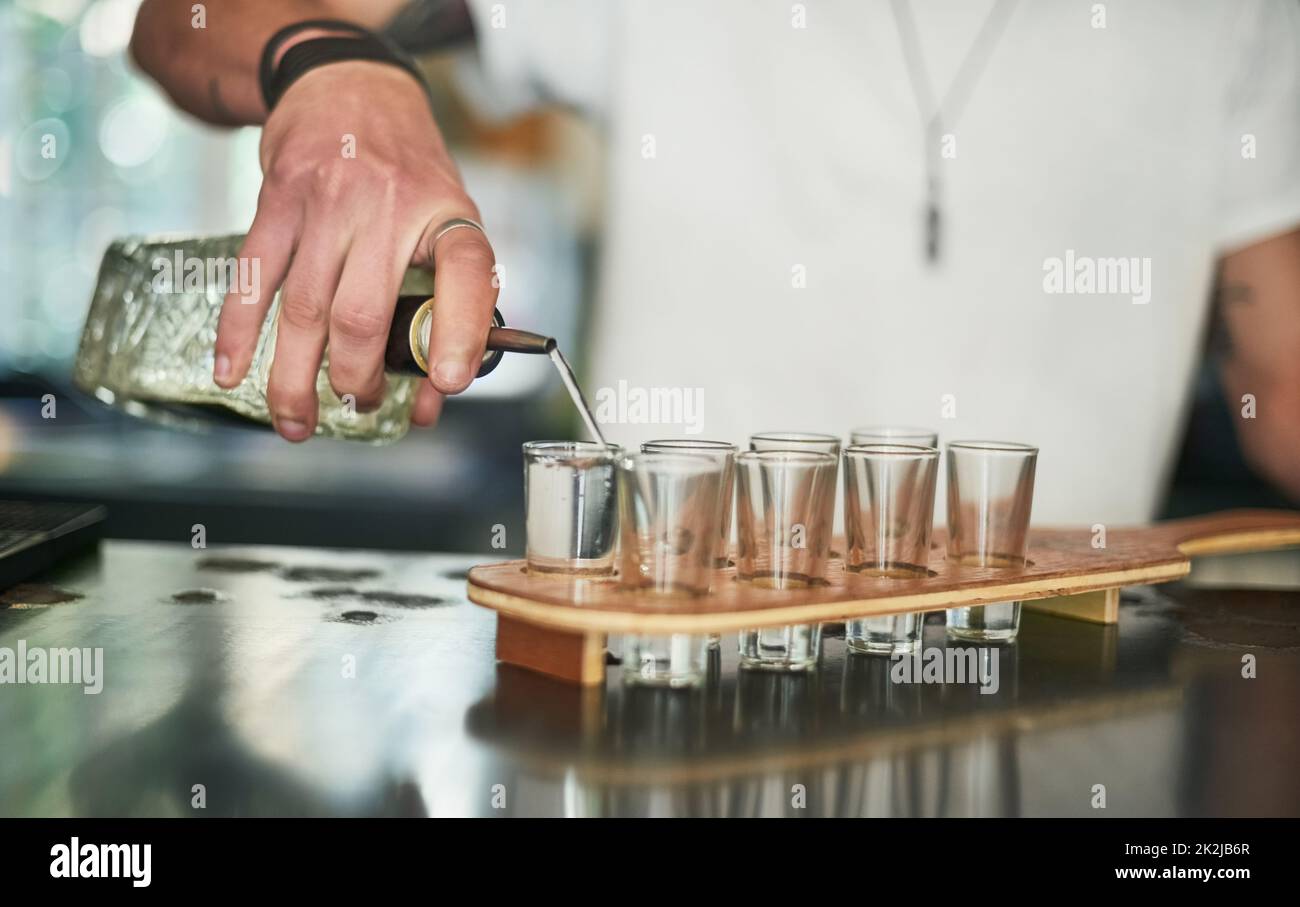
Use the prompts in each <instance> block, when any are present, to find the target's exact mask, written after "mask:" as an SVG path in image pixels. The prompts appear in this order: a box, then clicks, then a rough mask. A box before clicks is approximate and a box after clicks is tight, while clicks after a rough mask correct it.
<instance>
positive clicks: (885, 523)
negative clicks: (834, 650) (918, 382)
mask: <svg viewBox="0 0 1300 907" xmlns="http://www.w3.org/2000/svg"><path fill="white" fill-rule="evenodd" d="M938 478H939V451H938V450H937V449H936V448H934V447H919V446H915V445H909V444H863V445H854V446H852V447H849V448H848V449H847V450H845V451H844V531H845V536H846V539H845V540H846V542H847V549H848V550H847V552H846V553H845V558H844V567H845V569H846V570H848V571H851V572H854V573H859V574H863V575H867V576H884V577H890V578H895V579H911V578H914V577H918V576H925V575H927V573H928V572H929V568H928V567H927V566H926V564H927V563H928V562H929V559H930V536H931V534H932V532H933V530H934V489H935V484H936V483H937V481H938ZM924 619H925V615H924V614H923V613H922V612H919V611H918V612H914V613H911V614H886V615H881V616H879V617H863V618H857V619H855V620H849V621H846V622H845V634H844V639H845V645H846V646H847V647H848V649H849V651H850V652H861V653H863V654H873V655H874V654H881V655H890V654H893V653H899V652H901V653H912V652H915V651H916V650H917V649H918V648H919V647H920V645H921V628H922V624H923V622H924Z"/></svg>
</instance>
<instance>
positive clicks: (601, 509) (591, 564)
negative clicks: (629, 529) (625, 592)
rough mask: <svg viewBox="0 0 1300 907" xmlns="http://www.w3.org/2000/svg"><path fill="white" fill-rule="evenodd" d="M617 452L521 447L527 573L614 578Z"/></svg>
mask: <svg viewBox="0 0 1300 907" xmlns="http://www.w3.org/2000/svg"><path fill="white" fill-rule="evenodd" d="M618 455H619V448H617V447H615V446H609V447H606V446H605V445H602V444H592V443H586V442H575V441H529V442H528V443H527V444H525V445H524V533H525V536H526V548H527V551H526V558H527V562H528V570H529V572H532V573H567V574H572V575H576V576H608V575H610V574H612V573H613V572H614V546H615V544H616V541H617V527H616V524H615V519H616V517H617V501H618V486H617V483H616V481H615V472H614V464H615V461H616V460H617V459H618Z"/></svg>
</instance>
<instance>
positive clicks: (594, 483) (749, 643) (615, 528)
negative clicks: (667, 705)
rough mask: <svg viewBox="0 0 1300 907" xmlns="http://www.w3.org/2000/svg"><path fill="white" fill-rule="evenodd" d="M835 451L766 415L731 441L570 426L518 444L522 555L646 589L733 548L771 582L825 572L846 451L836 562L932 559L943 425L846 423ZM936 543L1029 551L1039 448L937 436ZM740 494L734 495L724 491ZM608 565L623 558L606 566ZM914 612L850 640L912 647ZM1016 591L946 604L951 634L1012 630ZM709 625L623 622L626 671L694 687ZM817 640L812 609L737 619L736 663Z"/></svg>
mask: <svg viewBox="0 0 1300 907" xmlns="http://www.w3.org/2000/svg"><path fill="white" fill-rule="evenodd" d="M850 441H851V443H850V445H849V446H848V447H847V448H844V449H843V451H841V439H840V438H839V437H837V436H835V435H828V434H818V433H811V432H761V433H758V434H755V435H753V436H751V437H750V439H749V448H750V449H749V450H746V451H743V452H741V451H739V450H738V448H737V446H736V445H734V444H731V443H728V442H725V441H707V440H693V439H675V440H662V441H650V442H647V443H645V444H643V445H642V446H641V451H640V452H639V453H625V452H624V451H622V450H621V449H620V448H618V447H614V446H611V447H604V446H602V445H599V444H591V443H575V442H567V441H535V442H530V443H528V444H525V445H524V489H525V501H526V504H525V506H526V520H525V523H526V525H525V532H526V536H527V562H528V569H529V571H530V572H533V573H558V574H569V575H577V576H588V577H600V576H610V575H612V574H614V573H617V574H618V581H619V583H620V584H621V585H622V586H624V587H627V588H630V589H635V590H638V591H640V592H644V593H647V594H660V595H675V596H698V595H707V594H708V593H709V592H710V591H711V590H712V589H713V588H714V587H715V584H716V583H717V582H720V581H723V580H724V578H725V577H726V574H721V573H719V572H718V571H719V569H720V568H726V567H730V566H732V565H733V562H732V561H731V559H730V557H729V553H730V550H731V534H732V532H731V530H732V526H731V522H732V517H733V513H734V517H735V523H736V526H735V529H736V540H737V544H736V548H735V560H734V566H735V568H736V573H735V580H736V581H737V582H739V583H747V584H751V585H754V586H758V587H764V588H768V589H778V590H786V589H801V588H808V587H810V586H816V585H822V584H824V583H825V582H826V571H827V565H828V561H829V560H830V559H831V557H832V555H833V553H832V551H831V541H832V532H833V530H834V512H835V501H836V497H837V488H838V485H839V480H838V473H839V468H840V463H841V461H843V464H844V529H845V550H844V552H842V554H841V553H838V552H837V553H834V554H835V556H842V557H843V562H844V569H845V570H846V571H848V572H849V573H854V574H860V575H866V576H876V577H884V578H888V579H910V578H916V577H922V576H927V575H929V572H930V571H929V567H928V564H929V561H930V552H931V536H932V530H933V524H934V499H935V489H936V485H937V480H938V469H939V458H940V454H939V449H938V446H937V442H938V437H937V435H936V434H935V433H934V432H932V431H929V430H925V429H905V428H893V427H880V428H869V429H857V430H855V431H853V432H852V434H851V435H850ZM947 448H948V449H947V457H946V461H947V469H948V482H947V498H948V500H947V513H948V540H947V551H946V556H947V557H948V559H949V560H951V561H955V562H957V563H960V564H963V565H977V566H982V567H992V568H1014V567H1018V566H1021V565H1023V564H1024V563H1025V556H1026V547H1027V539H1028V530H1029V517H1030V509H1031V504H1032V501H1033V487H1034V470H1035V466H1036V461H1037V453H1038V452H1037V449H1036V448H1034V447H1031V446H1029V445H1025V444H1016V443H1009V442H997V441H954V442H949V443H948V445H947ZM733 498H734V501H733ZM616 566H617V569H616ZM923 619H924V615H923V614H922V613H920V612H913V613H908V614H894V615H884V616H878V617H864V618H859V619H855V620H850V621H848V622H847V623H846V627H845V631H846V632H845V639H846V645H847V647H848V649H849V650H850V651H851V652H856V653H861V654H868V655H870V654H882V655H895V654H899V653H912V652H915V651H916V650H917V649H918V648H919V646H920V641H921V632H922V624H923ZM1019 621H1020V603H1019V602H1004V603H998V604H991V605H984V606H980V607H974V608H956V609H952V610H950V611H949V612H948V618H947V623H948V634H949V635H950V636H951V637H954V638H957V639H964V640H975V641H983V642H1006V641H1010V640H1012V639H1014V638H1015V635H1016V633H1017V631H1018V629H1019ZM719 644H720V638H719V636H718V635H717V634H712V635H709V636H695V635H688V634H671V635H662V636H656V635H645V634H642V635H628V636H626V637H624V640H623V665H624V678H625V680H626V681H628V682H631V683H643V684H651V685H661V686H673V687H689V686H695V685H698V684H699V683H700V682H702V679H703V677H704V676H705V671H706V666H707V653H708V649H709V648H717V647H718V646H719ZM820 652H821V626H820V624H798V625H793V626H785V627H766V628H756V629H752V630H745V631H742V632H741V633H740V636H739V659H740V665H741V667H742V668H747V669H756V670H768V671H806V670H810V669H812V668H814V667H815V666H816V664H817V661H818V659H819V657H820Z"/></svg>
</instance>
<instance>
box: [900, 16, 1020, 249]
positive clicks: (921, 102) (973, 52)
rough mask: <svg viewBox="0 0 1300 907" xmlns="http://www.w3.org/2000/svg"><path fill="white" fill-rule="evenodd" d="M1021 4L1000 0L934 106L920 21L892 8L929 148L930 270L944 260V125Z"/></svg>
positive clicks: (957, 112)
mask: <svg viewBox="0 0 1300 907" xmlns="http://www.w3.org/2000/svg"><path fill="white" fill-rule="evenodd" d="M1017 2H1018V0H997V3H996V4H994V6H993V9H991V10H989V12H988V14H987V15H986V16H985V17H984V22H983V24H982V25H980V30H979V33H978V34H977V35H976V36H975V40H974V41H973V42H972V43H971V46H970V50H968V51H967V52H966V56H965V58H964V59H963V60H962V61H961V65H960V66H958V67H957V74H956V75H955V76H954V77H953V80H952V84H951V85H949V86H948V91H947V93H946V94H945V95H944V97H943V99H942V100H941V101H939V102H938V103H936V102H935V97H934V90H933V87H932V86H931V85H930V76H929V73H928V72H927V71H926V68H925V55H924V54H923V53H922V51H921V40H920V35H919V34H918V31H917V27H916V22H915V21H914V20H913V19H912V8H911V6H910V5H909V4H908V2H907V0H891V3H890V7H891V9H892V10H893V13H894V24H895V25H896V26H897V27H898V39H899V43H900V44H901V45H902V48H903V59H904V61H905V62H906V64H907V78H908V81H909V82H910V83H911V86H912V96H913V98H914V99H915V101H916V109H917V113H918V114H920V118H921V137H922V141H923V142H924V143H925V148H924V155H925V198H926V205H925V229H924V237H925V246H924V249H925V258H926V261H927V262H929V263H930V264H931V265H933V264H937V263H938V261H939V257H940V241H941V238H942V233H943V206H942V195H943V193H942V186H941V184H940V178H939V163H940V157H939V143H940V141H941V140H942V137H943V135H944V126H945V124H947V127H948V129H953V128H955V127H956V125H957V121H958V119H959V118H960V117H961V114H962V111H963V110H964V109H965V107H966V104H967V102H968V101H969V100H970V96H971V94H972V92H973V91H974V90H975V84H976V83H977V82H978V81H979V78H980V76H982V75H983V74H984V70H985V69H986V68H987V67H988V62H989V59H990V58H991V57H992V56H993V50H994V48H995V47H997V44H998V41H999V40H1000V39H1001V37H1002V33H1003V31H1005V30H1006V24H1007V20H1008V19H1010V18H1011V13H1012V11H1013V10H1014V9H1015V7H1016V3H1017Z"/></svg>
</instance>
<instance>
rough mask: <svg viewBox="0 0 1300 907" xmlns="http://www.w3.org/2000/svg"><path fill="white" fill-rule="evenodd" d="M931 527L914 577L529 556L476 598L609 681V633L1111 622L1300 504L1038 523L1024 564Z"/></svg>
mask: <svg viewBox="0 0 1300 907" xmlns="http://www.w3.org/2000/svg"><path fill="white" fill-rule="evenodd" d="M936 536H937V538H936V541H935V544H934V546H933V548H932V550H931V558H930V564H929V568H930V572H931V575H930V576H928V577H918V578H916V579H902V580H900V579H883V578H879V577H869V576H860V575H857V574H854V573H851V572H847V571H845V570H844V564H843V561H842V560H839V559H835V558H833V559H832V560H831V562H830V564H829V567H828V570H827V584H826V585H824V586H818V587H814V588H809V589H800V590H786V591H776V590H772V589H762V588H757V587H754V586H750V585H748V584H744V583H738V582H736V581H735V570H734V569H725V570H719V571H718V575H717V577H716V578H715V580H714V583H713V591H712V592H711V593H710V594H709V595H708V596H705V597H699V598H690V597H685V596H681V597H678V596H661V595H652V594H646V593H644V592H637V591H633V590H628V589H623V588H621V587H620V586H619V585H618V580H617V579H616V578H600V579H577V578H574V577H567V576H554V575H543V574H530V573H528V572H527V570H526V569H525V566H524V562H523V561H509V562H507V563H503V564H492V565H487V566H480V567H475V568H473V569H472V570H470V573H469V598H470V601H473V602H475V603H477V604H480V605H483V606H484V607H487V608H492V609H494V610H495V611H497V614H498V618H497V658H498V659H500V660H501V661H505V662H509V663H511V664H517V665H520V666H523V667H527V668H531V669H533V670H538V671H541V672H543V673H546V674H551V675H553V676H556V677H560V678H563V679H565V680H569V681H572V682H576V683H583V684H594V683H600V682H602V681H603V680H604V670H605V662H604V653H605V635H606V634H608V633H656V634H667V633H714V632H716V633H722V632H728V631H735V630H743V629H748V628H755V627H767V626H784V625H786V624H800V623H820V622H825V621H842V620H848V619H850V618H855V617H868V616H874V615H881V614H898V613H904V612H909V611H936V610H942V609H947V608H956V607H962V606H968V605H981V604H988V603H991V602H1003V601H1024V602H1026V607H1031V608H1035V609H1037V610H1041V611H1046V612H1049V613H1053V614H1058V615H1061V616H1065V617H1073V618H1078V619H1082V620H1091V621H1096V622H1100V623H1114V622H1116V621H1117V620H1118V619H1119V589H1120V587H1121V586H1134V585H1149V584H1152V583H1163V582H1169V581H1170V580H1175V579H1178V578H1179V577H1182V576H1185V575H1186V574H1187V573H1188V571H1190V570H1191V560H1190V558H1191V557H1193V556H1197V555H1206V554H1228V553H1235V552H1246V551H1264V550H1268V549H1272V548H1285V547H1290V546H1297V545H1300V511H1284V510H1234V511H1227V512H1224V513H1217V514H1209V515H1206V516H1198V517H1191V518H1188V519H1183V520H1171V521H1169V522H1165V523H1159V524H1156V525H1154V526H1144V527H1131V528H1118V527H1117V528H1113V529H1107V530H1106V532H1105V546H1104V547H1101V546H1097V547H1094V544H1095V543H1096V542H1097V541H1099V534H1098V533H1095V532H1094V531H1093V530H1092V529H1090V528H1088V529H1084V528H1078V529H1034V530H1031V532H1030V538H1029V563H1028V564H1027V565H1026V566H1024V567H1018V568H1002V569H995V568H989V567H971V566H961V565H958V564H954V563H950V562H949V561H947V560H946V558H945V556H944V538H943V533H942V532H941V531H936ZM837 550H843V548H842V540H837Z"/></svg>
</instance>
